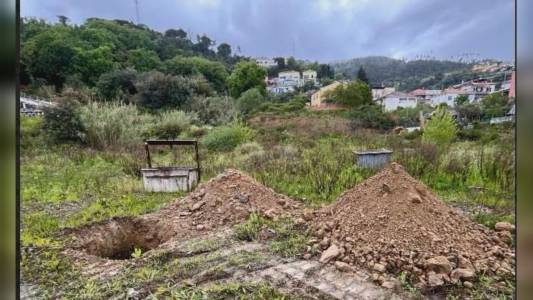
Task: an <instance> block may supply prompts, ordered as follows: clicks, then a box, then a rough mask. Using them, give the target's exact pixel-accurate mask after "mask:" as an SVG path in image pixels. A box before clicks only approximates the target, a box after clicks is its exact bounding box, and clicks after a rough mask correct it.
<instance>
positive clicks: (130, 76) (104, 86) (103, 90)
mask: <svg viewBox="0 0 533 300" xmlns="http://www.w3.org/2000/svg"><path fill="white" fill-rule="evenodd" d="M137 76H138V74H137V71H135V70H133V69H124V70H113V71H111V72H108V73H104V74H102V75H101V76H100V78H99V79H98V82H97V83H96V90H97V93H98V95H99V96H100V97H102V98H103V99H104V100H113V99H124V100H127V99H128V97H130V96H131V95H134V94H136V93H137V89H136V88H135V80H136V79H137Z"/></svg>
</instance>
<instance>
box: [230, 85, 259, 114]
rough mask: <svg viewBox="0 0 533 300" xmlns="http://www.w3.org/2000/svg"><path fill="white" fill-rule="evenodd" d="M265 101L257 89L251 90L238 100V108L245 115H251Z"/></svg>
mask: <svg viewBox="0 0 533 300" xmlns="http://www.w3.org/2000/svg"><path fill="white" fill-rule="evenodd" d="M264 101H265V98H264V97H263V95H262V94H261V92H260V91H259V90H258V89H257V88H253V89H249V90H247V91H246V92H244V93H242V94H241V96H240V97H239V99H237V107H238V108H239V110H240V112H241V113H242V114H244V115H247V114H249V113H250V112H251V111H252V110H254V109H256V108H257V107H258V106H259V105H261V104H262V103H263V102H264Z"/></svg>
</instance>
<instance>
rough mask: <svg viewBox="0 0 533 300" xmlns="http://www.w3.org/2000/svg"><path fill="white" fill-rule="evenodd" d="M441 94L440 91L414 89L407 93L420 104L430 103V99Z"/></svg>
mask: <svg viewBox="0 0 533 300" xmlns="http://www.w3.org/2000/svg"><path fill="white" fill-rule="evenodd" d="M441 93H442V91H441V90H426V89H416V90H414V91H411V92H409V95H411V96H414V97H416V99H417V100H418V101H419V102H420V103H431V99H433V97H436V96H438V95H440V94H441Z"/></svg>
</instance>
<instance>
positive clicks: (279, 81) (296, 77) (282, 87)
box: [266, 70, 318, 94]
mask: <svg viewBox="0 0 533 300" xmlns="http://www.w3.org/2000/svg"><path fill="white" fill-rule="evenodd" d="M266 82H267V90H268V91H269V92H271V93H274V94H278V93H289V92H294V91H295V90H296V88H299V87H302V86H304V84H306V83H307V82H312V83H313V85H314V86H316V85H317V84H318V80H317V72H316V71H314V70H305V71H303V72H302V74H300V72H298V71H294V70H289V71H282V72H279V74H278V77H276V78H272V79H267V80H266Z"/></svg>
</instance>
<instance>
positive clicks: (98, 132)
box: [80, 102, 154, 149]
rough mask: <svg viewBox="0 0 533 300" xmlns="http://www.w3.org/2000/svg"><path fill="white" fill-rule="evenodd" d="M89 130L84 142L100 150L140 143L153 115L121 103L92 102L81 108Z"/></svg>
mask: <svg viewBox="0 0 533 300" xmlns="http://www.w3.org/2000/svg"><path fill="white" fill-rule="evenodd" d="M80 116H81V121H82V124H83V126H84V127H85V129H86V135H85V139H84V140H85V141H86V142H87V143H88V144H89V145H90V146H92V147H95V148H98V149H106V148H121V147H130V146H134V145H137V144H140V143H141V142H142V140H143V135H145V133H146V132H147V130H149V128H150V126H151V124H152V123H153V122H154V118H153V117H152V116H150V115H148V114H141V113H140V112H139V110H138V109H137V107H135V106H133V105H125V104H122V103H114V102H110V103H97V102H93V103H90V104H88V105H86V106H83V107H81V109H80Z"/></svg>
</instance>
